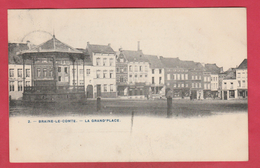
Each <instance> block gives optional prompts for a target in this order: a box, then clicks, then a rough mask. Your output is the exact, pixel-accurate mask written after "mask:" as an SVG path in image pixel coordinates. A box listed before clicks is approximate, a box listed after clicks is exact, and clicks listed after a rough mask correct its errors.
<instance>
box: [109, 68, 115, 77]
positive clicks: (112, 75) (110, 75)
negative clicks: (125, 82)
mask: <svg viewBox="0 0 260 168" xmlns="http://www.w3.org/2000/svg"><path fill="white" fill-rule="evenodd" d="M109 78H114V71H113V70H110V71H109Z"/></svg>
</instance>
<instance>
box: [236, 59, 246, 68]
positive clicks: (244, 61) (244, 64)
mask: <svg viewBox="0 0 260 168" xmlns="http://www.w3.org/2000/svg"><path fill="white" fill-rule="evenodd" d="M237 69H247V59H244V60H243V62H242V63H241V64H240V65H239V66H238V68H237Z"/></svg>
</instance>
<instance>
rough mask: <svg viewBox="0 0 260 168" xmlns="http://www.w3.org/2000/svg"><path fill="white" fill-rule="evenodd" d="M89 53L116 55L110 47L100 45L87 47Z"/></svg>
mask: <svg viewBox="0 0 260 168" xmlns="http://www.w3.org/2000/svg"><path fill="white" fill-rule="evenodd" d="M87 48H88V49H89V52H93V53H102V54H115V51H114V50H113V49H112V48H111V47H110V45H98V44H89V43H88V45H87Z"/></svg>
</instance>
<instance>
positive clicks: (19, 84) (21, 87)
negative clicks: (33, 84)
mask: <svg viewBox="0 0 260 168" xmlns="http://www.w3.org/2000/svg"><path fill="white" fill-rule="evenodd" d="M18 91H23V84H22V81H18Z"/></svg>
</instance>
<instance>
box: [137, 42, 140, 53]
mask: <svg viewBox="0 0 260 168" xmlns="http://www.w3.org/2000/svg"><path fill="white" fill-rule="evenodd" d="M137 51H140V41H138V42H137Z"/></svg>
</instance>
